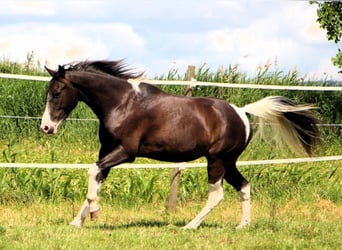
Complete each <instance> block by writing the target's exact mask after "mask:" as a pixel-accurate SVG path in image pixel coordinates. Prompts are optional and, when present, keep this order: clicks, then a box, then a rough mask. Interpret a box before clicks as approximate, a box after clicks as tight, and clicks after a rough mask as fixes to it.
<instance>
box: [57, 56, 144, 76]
mask: <svg viewBox="0 0 342 250" xmlns="http://www.w3.org/2000/svg"><path fill="white" fill-rule="evenodd" d="M63 67H64V68H65V70H66V71H87V72H94V73H98V74H105V75H111V76H116V77H120V78H125V79H129V78H138V77H141V76H142V75H143V73H137V72H134V71H133V70H132V69H130V68H128V67H127V64H126V63H125V62H124V60H119V61H107V60H101V61H82V62H76V63H70V64H65V65H63Z"/></svg>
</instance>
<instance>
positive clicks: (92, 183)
mask: <svg viewBox="0 0 342 250" xmlns="http://www.w3.org/2000/svg"><path fill="white" fill-rule="evenodd" d="M98 173H100V169H99V167H98V166H97V165H96V164H95V165H93V166H91V167H90V168H89V171H88V175H89V180H88V193H87V199H86V200H85V201H84V203H83V206H82V207H81V209H80V211H79V212H78V214H77V216H76V217H75V219H74V220H73V221H72V222H71V223H70V225H72V226H76V227H81V226H82V224H83V222H84V220H85V218H86V217H87V215H88V214H89V212H90V213H91V217H92V219H94V218H95V217H96V216H97V215H98V211H99V210H100V207H99V206H98V204H97V202H96V201H97V193H98V192H99V190H100V187H101V183H99V182H97V181H96V176H97V174H98Z"/></svg>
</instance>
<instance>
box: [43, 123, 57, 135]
mask: <svg viewBox="0 0 342 250" xmlns="http://www.w3.org/2000/svg"><path fill="white" fill-rule="evenodd" d="M40 129H41V130H42V131H43V132H44V133H45V134H47V135H53V134H56V132H57V129H55V127H54V126H48V125H43V126H41V127H40Z"/></svg>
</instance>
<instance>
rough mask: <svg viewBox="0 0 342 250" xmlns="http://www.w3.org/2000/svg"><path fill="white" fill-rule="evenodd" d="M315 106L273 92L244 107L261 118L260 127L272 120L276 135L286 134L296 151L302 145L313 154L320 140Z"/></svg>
mask: <svg viewBox="0 0 342 250" xmlns="http://www.w3.org/2000/svg"><path fill="white" fill-rule="evenodd" d="M313 108H314V107H312V106H309V105H300V104H296V103H295V102H293V101H292V100H290V99H288V98H285V97H282V96H269V97H266V98H264V99H261V100H259V101H257V102H254V103H251V104H248V105H246V106H245V107H244V109H245V111H246V113H249V114H252V115H254V116H256V117H257V118H258V122H259V131H261V132H262V131H263V127H264V126H265V125H266V123H267V124H269V125H270V126H271V128H272V130H273V132H275V133H278V134H277V135H278V136H276V137H275V138H276V139H277V140H279V139H280V138H282V139H283V140H284V141H285V142H286V143H287V145H288V146H289V147H290V148H291V149H292V150H293V151H294V152H295V153H298V152H301V151H302V150H301V147H300V145H302V146H303V148H304V149H305V151H306V153H307V154H308V155H309V156H311V153H312V151H313V148H314V146H315V144H316V143H317V142H318V141H320V134H319V131H318V128H317V122H318V119H317V117H316V116H315V114H314V113H313V112H312V109H313Z"/></svg>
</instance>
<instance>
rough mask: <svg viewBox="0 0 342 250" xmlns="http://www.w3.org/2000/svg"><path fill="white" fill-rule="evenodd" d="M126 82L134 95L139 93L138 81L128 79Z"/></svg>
mask: <svg viewBox="0 0 342 250" xmlns="http://www.w3.org/2000/svg"><path fill="white" fill-rule="evenodd" d="M127 82H128V83H129V84H131V85H132V88H133V89H134V91H135V92H136V93H140V87H139V85H140V83H141V80H140V79H128V80H127Z"/></svg>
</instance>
